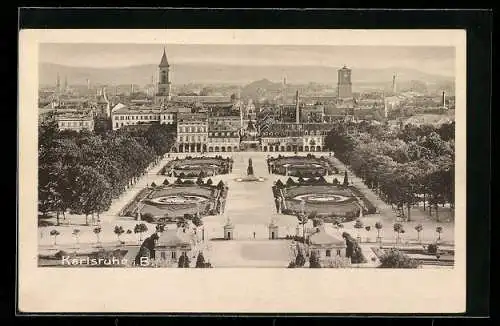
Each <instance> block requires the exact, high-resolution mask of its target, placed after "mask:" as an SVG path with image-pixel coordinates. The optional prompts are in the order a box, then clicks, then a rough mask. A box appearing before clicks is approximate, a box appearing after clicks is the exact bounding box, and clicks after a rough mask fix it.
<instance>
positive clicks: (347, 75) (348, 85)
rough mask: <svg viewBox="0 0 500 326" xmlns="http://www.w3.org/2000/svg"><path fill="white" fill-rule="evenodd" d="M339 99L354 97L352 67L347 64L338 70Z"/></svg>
mask: <svg viewBox="0 0 500 326" xmlns="http://www.w3.org/2000/svg"><path fill="white" fill-rule="evenodd" d="M337 99H338V100H344V99H352V82H351V69H349V68H347V67H346V66H344V67H343V68H342V69H339V70H338V84H337Z"/></svg>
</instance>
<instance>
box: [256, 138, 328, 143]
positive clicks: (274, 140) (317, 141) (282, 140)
mask: <svg viewBox="0 0 500 326" xmlns="http://www.w3.org/2000/svg"><path fill="white" fill-rule="evenodd" d="M289 140H290V138H277V137H276V138H274V137H273V138H264V137H263V138H262V141H263V142H287V141H289ZM300 141H302V142H304V143H307V144H309V143H311V141H313V142H315V143H321V138H305V139H302V140H299V142H300Z"/></svg>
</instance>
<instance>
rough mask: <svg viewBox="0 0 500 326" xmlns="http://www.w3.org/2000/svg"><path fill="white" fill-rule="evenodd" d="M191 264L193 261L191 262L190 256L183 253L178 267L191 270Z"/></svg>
mask: <svg viewBox="0 0 500 326" xmlns="http://www.w3.org/2000/svg"><path fill="white" fill-rule="evenodd" d="M190 263H191V261H190V260H189V257H188V255H187V254H186V252H183V253H182V254H181V256H180V257H179V261H178V264H177V267H179V268H189V264H190Z"/></svg>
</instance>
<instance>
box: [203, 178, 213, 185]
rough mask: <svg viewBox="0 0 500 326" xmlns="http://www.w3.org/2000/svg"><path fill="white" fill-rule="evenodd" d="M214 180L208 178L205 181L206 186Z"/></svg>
mask: <svg viewBox="0 0 500 326" xmlns="http://www.w3.org/2000/svg"><path fill="white" fill-rule="evenodd" d="M213 183H214V182H213V181H212V179H211V178H208V180H207V181H206V182H205V184H206V185H207V186H211V185H212V184H213Z"/></svg>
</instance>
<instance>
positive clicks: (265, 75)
mask: <svg viewBox="0 0 500 326" xmlns="http://www.w3.org/2000/svg"><path fill="white" fill-rule="evenodd" d="M156 72H157V65H154V64H149V65H137V66H130V67H120V68H86V67H70V66H63V65H58V64H52V63H40V65H39V82H40V84H41V85H55V82H56V78H57V74H58V73H59V75H60V78H61V83H62V82H63V81H64V78H67V79H68V83H69V84H70V85H71V84H86V82H87V79H89V80H90V81H91V83H98V84H114V85H116V84H132V83H134V84H139V85H146V84H149V83H151V77H152V75H153V74H156ZM394 73H396V74H397V81H398V84H400V83H401V84H405V83H409V82H410V81H414V80H417V81H422V82H425V83H431V84H443V83H444V84H449V83H453V78H452V77H448V76H441V75H433V74H428V73H424V72H421V71H419V70H417V69H406V68H405V69H400V68H391V69H375V68H374V69H356V68H355V67H353V72H352V82H353V88H356V87H361V86H362V87H368V86H370V85H379V84H384V85H390V83H391V82H392V76H393V74H394ZM171 75H172V76H171V80H172V83H173V84H176V85H179V84H188V83H205V84H210V83H228V84H240V85H246V84H248V83H251V82H253V81H259V83H260V82H262V83H263V84H262V85H264V84H265V83H268V85H267V86H270V84H269V83H277V84H281V81H282V79H283V77H284V76H286V78H287V83H288V84H305V83H309V82H316V83H322V84H328V85H332V87H335V85H336V83H337V68H334V67H321V66H231V65H215V64H172V67H171ZM262 85H261V86H258V84H257V86H258V87H262ZM264 86H265V85H264Z"/></svg>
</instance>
